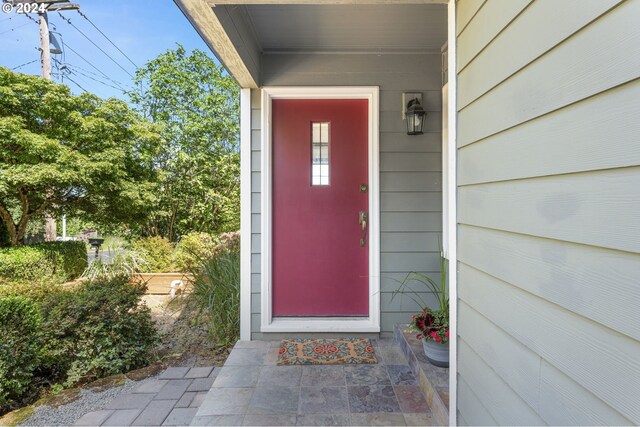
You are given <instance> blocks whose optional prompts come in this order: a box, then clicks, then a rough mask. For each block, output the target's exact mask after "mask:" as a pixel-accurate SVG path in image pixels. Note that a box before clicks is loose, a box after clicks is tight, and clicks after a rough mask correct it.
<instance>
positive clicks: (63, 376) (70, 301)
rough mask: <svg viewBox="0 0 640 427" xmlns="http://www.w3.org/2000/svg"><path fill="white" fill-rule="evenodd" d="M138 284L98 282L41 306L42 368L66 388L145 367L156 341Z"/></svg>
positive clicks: (123, 279)
mask: <svg viewBox="0 0 640 427" xmlns="http://www.w3.org/2000/svg"><path fill="white" fill-rule="evenodd" d="M145 289H146V286H145V285H144V284H139V283H138V284H136V283H130V278H129V276H127V275H120V276H116V277H112V278H107V277H99V278H97V279H95V280H91V281H87V282H84V283H82V284H80V285H78V286H77V287H76V288H75V289H63V290H60V291H59V292H56V293H54V294H50V295H47V296H46V297H45V298H44V299H43V300H42V301H41V305H42V312H43V313H44V319H43V323H42V328H41V329H42V350H41V357H42V367H41V369H42V370H43V371H44V372H47V373H48V376H49V378H51V380H52V381H54V382H57V381H56V380H58V381H60V382H64V384H65V386H70V385H73V384H75V383H78V382H84V381H89V380H93V379H95V378H101V377H104V376H108V375H114V374H117V373H122V372H127V371H129V370H131V369H135V368H139V367H142V366H144V365H145V364H147V363H148V361H149V360H150V357H151V350H152V349H153V347H154V345H155V344H156V342H157V339H158V336H157V332H156V330H155V327H154V324H153V320H152V318H151V313H150V310H149V308H148V307H146V306H145V305H144V304H141V298H142V296H143V295H144V293H145Z"/></svg>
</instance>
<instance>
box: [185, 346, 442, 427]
mask: <svg viewBox="0 0 640 427" xmlns="http://www.w3.org/2000/svg"><path fill="white" fill-rule="evenodd" d="M373 343H374V347H375V351H376V356H377V357H378V364H377V365H320V366H317V365H313V366H277V365H276V362H277V357H278V348H279V342H278V341H276V342H267V341H250V342H242V341H241V342H238V343H237V344H236V346H235V348H234V349H233V351H232V352H231V354H230V355H229V358H228V359H227V362H226V363H225V365H224V367H222V368H221V369H220V371H219V373H218V375H217V378H216V380H215V382H214V383H213V387H212V388H211V390H210V391H209V392H208V394H207V396H206V397H205V399H204V401H203V402H202V404H201V405H200V407H199V409H198V412H197V414H196V416H195V417H194V418H193V420H192V422H191V425H249V426H250V425H280V426H285V425H432V423H433V420H432V417H431V412H430V409H429V406H428V405H427V402H426V400H425V398H424V396H423V394H422V391H421V390H420V387H419V385H418V381H417V379H416V377H415V376H414V374H413V372H412V371H411V368H410V367H409V365H408V362H407V359H406V358H405V356H404V354H403V353H402V351H401V350H400V347H399V346H398V345H397V344H395V342H394V341H393V340H373Z"/></svg>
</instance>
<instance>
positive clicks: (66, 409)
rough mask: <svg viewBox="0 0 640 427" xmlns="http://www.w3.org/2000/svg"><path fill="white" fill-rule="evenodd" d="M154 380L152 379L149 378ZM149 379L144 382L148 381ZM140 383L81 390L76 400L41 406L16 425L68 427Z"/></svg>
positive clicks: (127, 382) (129, 382)
mask: <svg viewBox="0 0 640 427" xmlns="http://www.w3.org/2000/svg"><path fill="white" fill-rule="evenodd" d="M151 378H154V377H151ZM151 378H149V379H147V380H145V381H149V380H150V379H151ZM141 383H142V381H131V380H125V383H124V385H121V386H116V387H113V388H110V389H107V390H104V391H91V390H86V389H82V390H80V393H79V394H78V398H77V400H75V401H73V402H71V403H67V404H65V405H62V406H59V407H51V406H48V405H41V406H37V407H35V408H34V414H33V415H32V416H30V417H29V418H27V419H26V420H24V421H23V422H22V423H20V424H18V425H21V426H70V425H73V424H74V423H75V422H76V421H77V420H78V419H80V417H81V416H83V415H84V414H86V413H88V412H91V411H97V410H100V409H104V407H105V406H107V405H108V404H109V403H110V402H111V401H112V400H113V399H115V398H116V397H118V396H119V395H121V394H124V393H129V392H131V391H133V390H134V389H135V388H136V387H138V386H139V385H140V384H141Z"/></svg>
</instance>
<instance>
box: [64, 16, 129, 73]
mask: <svg viewBox="0 0 640 427" xmlns="http://www.w3.org/2000/svg"><path fill="white" fill-rule="evenodd" d="M77 12H78V13H79V14H80V16H82V17H83V18H84V19H86V20H87V21H89V23H90V24H91V25H93V28H95V29H96V30H98V32H99V33H100V34H102V36H103V37H104V38H105V39H107V40H108V41H109V43H111V44H112V45H113V47H115V48H116V49H118V52H120V53H121V54H122V55H123V56H124V57H125V58H127V60H128V61H129V62H131V63H132V64H133V66H134V67H136V68H139V67H138V66H137V65H136V63H135V62H133V60H132V59H131V58H129V56H127V54H126V53H124V52H123V51H122V49H120V48H119V47H118V46H117V45H116V44H115V43H114V42H112V41H111V39H110V38H109V37H107V35H106V34H105V33H103V32H102V31H101V30H100V28H98V27H97V26H96V24H94V23H93V21H92V20H91V19H89V17H88V16H87V15H85V14H84V13H82V12H80V10H77Z"/></svg>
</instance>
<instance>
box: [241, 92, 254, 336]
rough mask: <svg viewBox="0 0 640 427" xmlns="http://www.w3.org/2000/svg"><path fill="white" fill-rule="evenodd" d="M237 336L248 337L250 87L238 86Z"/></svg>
mask: <svg viewBox="0 0 640 427" xmlns="http://www.w3.org/2000/svg"><path fill="white" fill-rule="evenodd" d="M240 339H241V340H243V341H248V340H250V339H251V89H240Z"/></svg>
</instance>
